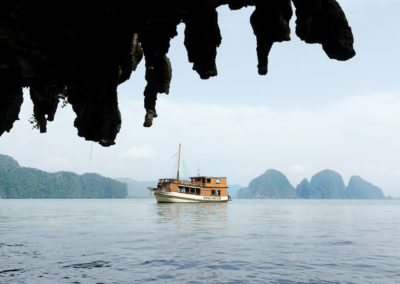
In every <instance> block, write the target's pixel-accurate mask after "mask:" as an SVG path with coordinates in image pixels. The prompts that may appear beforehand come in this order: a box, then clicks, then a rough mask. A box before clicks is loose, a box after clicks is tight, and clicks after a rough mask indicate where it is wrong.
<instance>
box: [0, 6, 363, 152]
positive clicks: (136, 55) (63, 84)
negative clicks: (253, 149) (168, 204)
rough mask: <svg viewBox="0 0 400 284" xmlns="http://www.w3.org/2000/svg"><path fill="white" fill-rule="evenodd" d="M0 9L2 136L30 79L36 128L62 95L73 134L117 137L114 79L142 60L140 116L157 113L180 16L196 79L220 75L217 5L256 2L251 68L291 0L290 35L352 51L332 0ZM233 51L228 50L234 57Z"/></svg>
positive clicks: (282, 30) (331, 52) (340, 55)
mask: <svg viewBox="0 0 400 284" xmlns="http://www.w3.org/2000/svg"><path fill="white" fill-rule="evenodd" d="M3 2H4V3H3V4H2V7H1V9H0V135H1V134H3V132H5V131H10V130H11V128H12V127H13V124H14V122H15V120H17V119H18V115H19V111H20V107H21V104H22V101H23V97H22V88H23V87H29V88H30V97H31V99H32V101H33V104H34V109H33V119H32V121H31V122H32V123H33V125H34V127H36V128H38V129H39V130H40V132H46V124H47V122H48V121H52V120H53V119H54V116H55V112H56V110H57V105H58V104H59V101H60V100H61V101H64V102H68V103H70V104H71V105H72V108H73V110H74V112H75V113H76V119H75V122H74V126H75V127H76V128H77V129H78V135H79V136H81V137H84V138H85V139H86V140H91V141H96V142H99V143H100V144H101V145H103V146H109V145H112V144H114V140H115V138H116V135H117V133H118V132H119V130H120V127H121V115H120V112H119V108H118V98H117V87H118V85H119V84H121V83H122V82H124V81H126V80H128V79H129V78H130V76H131V73H132V71H134V70H135V69H136V67H137V65H138V64H139V62H140V61H141V59H142V58H144V60H145V66H146V76H145V78H146V81H147V86H146V87H145V90H144V96H145V102H144V104H145V109H146V117H145V122H144V126H147V127H149V126H151V124H152V120H153V118H154V117H156V116H157V113H156V108H155V104H156V99H157V94H159V93H168V92H169V84H170V81H171V78H172V68H171V63H170V61H169V59H168V57H167V56H166V54H167V52H168V50H169V46H170V40H171V39H172V38H173V37H175V36H176V34H177V33H176V27H177V25H178V24H180V23H184V24H185V39H184V45H185V47H186V50H187V56H188V60H189V62H191V63H192V66H193V70H194V71H196V72H197V73H198V74H199V76H200V78H201V79H208V78H210V77H213V76H216V75H217V67H216V64H215V59H216V55H217V48H218V46H219V45H220V43H221V39H222V36H221V33H220V29H219V26H218V12H217V8H218V7H219V6H221V5H228V6H229V8H230V9H232V10H235V9H241V8H243V7H246V6H254V7H255V10H254V12H253V14H252V15H251V17H250V19H249V22H250V23H249V24H250V25H251V26H252V28H253V32H254V35H255V37H256V41H257V49H256V52H257V58H258V65H257V68H258V73H259V74H261V75H265V74H267V72H268V56H269V52H270V50H271V47H272V45H273V44H274V43H275V42H281V41H288V40H290V28H289V21H290V19H291V17H292V14H293V10H292V3H293V4H294V7H295V14H296V34H297V36H299V37H300V38H301V39H302V40H303V41H305V42H306V43H319V44H321V45H322V48H323V50H324V51H325V52H326V54H327V55H328V56H329V58H333V59H337V60H347V59H349V58H351V57H353V56H354V55H355V51H354V49H353V34H352V31H351V28H350V26H349V24H348V22H347V20H346V17H345V14H344V12H343V10H342V9H341V7H340V6H339V4H338V3H337V2H336V0H307V1H305V0H269V1H265V0H196V1H183V0H174V1H172V0H164V1H157V0H147V1H139V0H137V1H122V0H115V1H105V2H101V1H97V2H94V1H66V0H60V1H3ZM232 60H234V59H232Z"/></svg>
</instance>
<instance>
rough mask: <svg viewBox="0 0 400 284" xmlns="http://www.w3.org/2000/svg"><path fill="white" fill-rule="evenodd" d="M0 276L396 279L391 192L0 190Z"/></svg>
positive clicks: (399, 243) (399, 238)
mask: <svg viewBox="0 0 400 284" xmlns="http://www.w3.org/2000/svg"><path fill="white" fill-rule="evenodd" d="M0 283H7V284H11V283H40V284H42V283H51V284H54V283H56V284H57V283H287V284H292V283H400V200H364V201H362V200H233V201H232V202H229V203H224V204H207V203H200V204H190V203H187V204H157V203H156V201H155V200H154V199H123V200H82V199H77V200H34V199H30V200H6V199H1V200H0Z"/></svg>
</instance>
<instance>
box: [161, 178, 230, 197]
mask: <svg viewBox="0 0 400 284" xmlns="http://www.w3.org/2000/svg"><path fill="white" fill-rule="evenodd" d="M157 189H158V190H162V191H165V192H178V193H187V194H194V195H199V196H228V186H227V183H226V177H207V176H198V177H191V178H190V181H186V180H179V179H170V178H169V179H159V181H158V185H157Z"/></svg>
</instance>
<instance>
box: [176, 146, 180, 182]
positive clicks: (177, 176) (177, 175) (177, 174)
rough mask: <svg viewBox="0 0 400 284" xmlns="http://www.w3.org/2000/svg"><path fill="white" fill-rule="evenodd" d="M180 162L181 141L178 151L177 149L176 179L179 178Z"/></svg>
mask: <svg viewBox="0 0 400 284" xmlns="http://www.w3.org/2000/svg"><path fill="white" fill-rule="evenodd" d="M180 162H181V143H179V151H178V172H177V173H176V179H177V180H179V166H180Z"/></svg>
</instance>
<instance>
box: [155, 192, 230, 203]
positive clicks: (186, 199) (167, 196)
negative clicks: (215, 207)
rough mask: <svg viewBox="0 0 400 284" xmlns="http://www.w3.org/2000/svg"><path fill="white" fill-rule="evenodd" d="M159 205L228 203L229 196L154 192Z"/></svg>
mask: <svg viewBox="0 0 400 284" xmlns="http://www.w3.org/2000/svg"><path fill="white" fill-rule="evenodd" d="M153 193H154V197H155V198H156V200H157V202H158V203H198V202H208V203H215V202H227V201H229V197H228V196H201V195H195V194H187V193H178V192H165V191H153Z"/></svg>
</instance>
